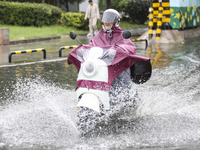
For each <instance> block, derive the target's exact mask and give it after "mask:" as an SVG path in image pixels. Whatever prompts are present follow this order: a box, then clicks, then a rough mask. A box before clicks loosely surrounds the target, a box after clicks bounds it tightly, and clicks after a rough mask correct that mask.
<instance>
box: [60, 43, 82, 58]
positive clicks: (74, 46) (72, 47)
mask: <svg viewBox="0 0 200 150" xmlns="http://www.w3.org/2000/svg"><path fill="white" fill-rule="evenodd" d="M76 47H78V45H73V46H63V47H61V48H60V49H59V57H62V50H64V49H74V48H76Z"/></svg>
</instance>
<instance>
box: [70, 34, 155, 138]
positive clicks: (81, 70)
mask: <svg viewBox="0 0 200 150" xmlns="http://www.w3.org/2000/svg"><path fill="white" fill-rule="evenodd" d="M122 36H123V37H122V39H123V38H125V39H129V38H130V37H131V33H130V32H129V31H124V32H123V34H122ZM70 37H71V38H72V39H73V40H74V39H76V40H77V41H78V42H79V43H80V46H78V47H77V48H75V49H73V50H72V51H71V52H70V53H69V56H68V63H69V64H73V65H74V66H75V67H76V68H77V69H78V78H77V85H76V93H77V110H78V111H77V127H78V130H79V131H80V134H81V135H84V134H86V133H88V132H90V131H91V130H93V129H95V126H96V125H97V124H98V122H100V120H102V118H103V117H105V116H108V114H109V115H110V114H113V113H111V112H114V114H117V113H116V112H117V111H113V110H114V109H115V110H118V111H119V110H121V108H124V107H125V106H126V103H129V104H130V105H132V106H134V105H135V104H134V102H135V98H130V97H129V94H130V93H129V92H128V91H129V90H130V85H122V86H118V87H117V88H116V87H114V86H113V84H114V82H115V79H116V78H117V77H118V76H120V75H122V74H123V73H125V74H126V72H128V73H127V75H128V76H129V77H130V78H131V80H132V82H133V83H136V84H142V83H145V82H146V81H147V80H149V78H150V77H151V72H152V67H151V63H150V59H148V58H146V57H141V56H136V55H134V54H135V52H130V50H128V46H127V45H123V44H122V45H120V44H118V43H119V41H120V40H122V39H120V40H119V41H117V42H116V43H115V44H113V45H110V46H102V47H93V46H90V45H83V44H82V43H81V42H80V41H79V40H78V39H77V38H76V34H75V32H73V31H71V32H70ZM128 76H127V77H128ZM122 91H125V92H122ZM120 93H121V94H120ZM118 95H120V97H118ZM136 95H137V94H135V96H136ZM135 96H134V97H135ZM118 106H120V107H118ZM118 108H120V109H118Z"/></svg>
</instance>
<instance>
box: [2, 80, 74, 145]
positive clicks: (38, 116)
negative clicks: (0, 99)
mask: <svg viewBox="0 0 200 150" xmlns="http://www.w3.org/2000/svg"><path fill="white" fill-rule="evenodd" d="M14 89H15V90H14V91H13V92H12V94H11V97H10V98H9V99H7V100H6V104H5V105H3V106H1V109H0V111H1V113H0V143H2V144H1V145H4V144H6V145H8V146H10V147H12V146H15V147H16V146H20V147H21V146H22V147H23V146H24V147H27V146H28V147H32V146H33V145H40V146H45V145H53V146H55V147H60V146H63V145H70V144H72V143H74V141H76V140H75V139H76V138H77V136H78V133H77V129H76V127H75V124H74V122H75V116H76V113H75V99H74V98H75V92H72V91H68V90H64V89H61V88H59V87H57V86H55V85H54V84H51V83H47V82H45V81H44V80H42V79H40V78H37V79H33V80H32V79H20V80H19V81H18V82H17V83H16V84H15V85H14ZM67 137H70V138H67Z"/></svg>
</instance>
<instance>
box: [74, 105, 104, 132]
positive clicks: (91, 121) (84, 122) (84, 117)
mask: <svg viewBox="0 0 200 150" xmlns="http://www.w3.org/2000/svg"><path fill="white" fill-rule="evenodd" d="M99 117H100V115H99V113H98V112H96V111H94V110H92V109H90V108H87V107H79V108H78V112H77V128H78V130H79V132H80V135H81V136H86V135H87V134H89V133H91V132H92V130H94V129H95V127H96V125H97V123H98V120H99Z"/></svg>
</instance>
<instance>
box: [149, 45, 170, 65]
mask: <svg viewBox="0 0 200 150" xmlns="http://www.w3.org/2000/svg"><path fill="white" fill-rule="evenodd" d="M146 53H147V57H148V58H150V59H151V64H152V67H153V68H162V67H167V66H169V65H170V63H171V62H172V58H170V57H169V56H168V54H167V53H165V52H163V51H162V49H161V48H160V46H159V44H156V45H150V46H149V47H148V48H147V52H146Z"/></svg>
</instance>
